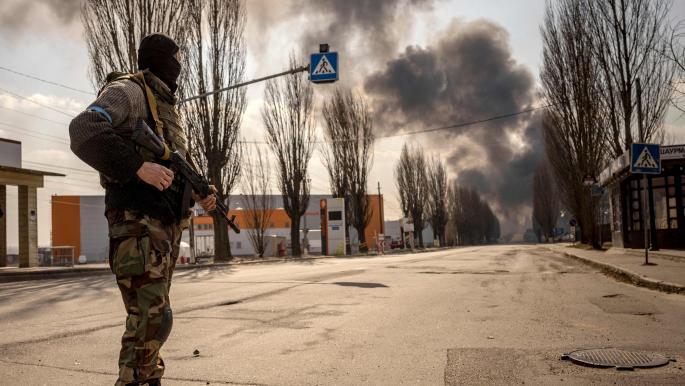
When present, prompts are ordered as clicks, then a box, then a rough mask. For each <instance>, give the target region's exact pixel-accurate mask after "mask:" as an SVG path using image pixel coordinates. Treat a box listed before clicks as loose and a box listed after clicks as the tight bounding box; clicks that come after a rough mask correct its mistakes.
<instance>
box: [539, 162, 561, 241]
mask: <svg viewBox="0 0 685 386" xmlns="http://www.w3.org/2000/svg"><path fill="white" fill-rule="evenodd" d="M555 186H556V185H555V182H554V177H553V176H552V173H551V172H550V170H549V166H548V164H547V161H544V162H542V163H540V165H538V167H537V169H536V170H535V176H534V177H533V222H534V224H537V226H538V227H539V229H540V233H541V236H543V237H544V238H545V241H549V239H550V237H553V236H554V233H553V232H554V228H555V227H556V224H557V220H558V219H559V211H560V210H561V208H560V205H559V200H558V196H557V192H556V189H555Z"/></svg>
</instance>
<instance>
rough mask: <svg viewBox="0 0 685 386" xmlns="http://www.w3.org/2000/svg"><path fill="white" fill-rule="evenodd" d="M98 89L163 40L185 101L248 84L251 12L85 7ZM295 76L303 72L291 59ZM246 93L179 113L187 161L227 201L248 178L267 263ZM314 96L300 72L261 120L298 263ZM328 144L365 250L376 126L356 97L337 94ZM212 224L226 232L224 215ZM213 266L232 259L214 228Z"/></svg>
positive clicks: (263, 179)
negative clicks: (145, 41) (244, 126)
mask: <svg viewBox="0 0 685 386" xmlns="http://www.w3.org/2000/svg"><path fill="white" fill-rule="evenodd" d="M82 18H83V24H84V26H85V30H86V33H85V36H86V41H87V44H88V50H89V56H90V64H91V66H90V69H91V71H90V75H91V80H92V82H93V84H94V86H95V87H96V88H99V87H100V86H101V85H102V82H103V81H104V79H105V77H106V75H107V74H108V73H109V72H111V71H128V72H135V71H137V68H136V67H137V45H138V42H140V40H141V39H142V38H143V37H144V36H146V35H148V34H150V33H153V32H158V31H164V33H166V34H167V35H169V36H170V37H172V38H173V39H174V40H175V41H176V42H178V43H179V45H180V46H181V47H182V55H181V56H182V58H183V59H182V63H183V69H184V71H183V72H182V77H181V79H180V87H179V90H180V97H181V98H183V97H184V96H191V95H198V94H204V93H206V92H208V91H212V90H216V89H219V88H223V87H226V86H228V85H231V84H236V83H239V82H241V81H243V79H244V75H245V58H246V50H245V38H244V31H245V23H246V11H245V4H244V2H243V1H241V0H190V1H179V0H159V1H156V2H154V3H151V2H149V1H145V0H88V1H86V2H84V3H83V8H82ZM290 67H291V69H294V68H296V67H298V66H297V63H296V60H295V59H294V56H291V59H290ZM245 106H246V99H245V88H237V89H232V90H229V91H227V92H222V93H216V94H212V95H210V96H206V97H202V98H198V99H194V100H192V101H190V102H188V103H187V104H186V105H184V106H183V107H182V108H181V113H182V114H181V115H182V119H183V121H184V124H185V126H186V127H187V130H188V138H189V141H190V143H189V144H188V145H189V146H188V148H189V151H190V154H191V157H192V159H193V161H194V163H195V164H196V165H198V167H199V168H200V171H201V172H202V173H203V174H204V175H205V176H206V177H207V178H208V179H209V180H210V181H211V183H213V184H214V185H215V186H216V187H217V189H218V191H217V196H218V199H220V200H226V199H227V198H228V197H229V195H230V194H231V192H232V191H233V190H234V189H235V188H236V186H237V184H238V183H239V181H240V179H241V175H242V177H243V178H242V180H243V187H242V190H243V192H244V195H243V204H244V206H245V207H246V214H247V222H248V228H250V229H249V230H248V232H249V236H250V240H251V242H252V244H253V246H254V248H255V250H256V251H257V252H258V253H259V254H260V255H262V254H263V253H264V249H265V245H266V238H265V236H266V229H267V228H268V227H269V226H270V219H271V216H272V214H273V206H274V203H273V202H272V197H271V184H270V179H271V178H272V176H271V174H270V170H271V169H270V166H269V156H268V155H267V154H263V153H262V151H261V150H259V149H256V150H255V151H251V152H248V151H247V150H246V147H245V143H244V141H241V139H240V138H241V136H240V126H241V121H242V117H243V113H244V111H245ZM313 113H314V93H313V89H312V86H311V84H310V82H309V81H308V80H307V77H306V75H303V74H302V73H294V74H291V75H288V76H285V77H282V78H280V79H273V80H270V81H268V82H267V84H266V88H265V91H264V106H263V109H262V119H263V122H264V126H265V128H266V135H265V142H266V144H267V145H268V148H269V150H270V151H271V155H272V156H273V159H274V161H275V164H276V168H275V169H276V170H275V171H276V175H277V177H278V178H277V181H278V183H277V185H278V189H279V190H280V192H281V196H282V200H283V208H284V210H285V211H286V212H287V214H288V216H289V217H290V234H291V245H292V254H293V255H295V256H299V255H300V254H301V246H300V219H301V217H302V216H303V215H304V214H305V211H306V209H307V207H308V205H309V196H310V179H309V178H308V166H309V161H310V159H311V157H312V155H313V152H314V150H315V147H316V145H317V142H316V138H315V132H314V114H313ZM322 115H323V117H324V121H325V130H324V135H325V139H326V141H325V142H324V143H323V144H322V146H321V148H320V151H321V152H322V154H323V158H324V165H325V166H326V168H327V170H328V174H329V178H330V182H331V193H332V194H333V195H334V196H336V197H345V202H346V213H347V216H348V218H347V221H348V224H352V226H354V227H355V228H356V229H357V231H358V234H359V236H360V239H361V240H360V241H361V242H364V241H365V240H364V228H365V227H366V225H368V222H369V219H370V216H371V213H370V210H369V202H368V198H367V182H368V174H369V170H370V168H371V163H372V161H373V141H374V135H373V125H372V121H371V115H370V112H369V109H368V106H367V104H366V103H365V101H364V100H363V98H362V97H361V96H360V95H357V94H354V93H353V92H352V91H350V90H346V89H338V90H336V91H335V93H334V95H333V96H332V97H331V98H330V100H329V101H328V102H326V103H324V106H323V111H322ZM213 217H214V223H215V224H220V223H221V221H222V220H221V216H220V215H219V214H218V213H215V214H214V215H213ZM214 245H215V248H214V251H215V257H216V258H217V259H225V258H230V256H231V251H230V243H229V240H228V228H227V227H219V226H217V227H214Z"/></svg>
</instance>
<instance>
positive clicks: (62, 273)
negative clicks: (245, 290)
mask: <svg viewBox="0 0 685 386" xmlns="http://www.w3.org/2000/svg"><path fill="white" fill-rule="evenodd" d="M446 249H449V248H448V247H441V248H425V249H415V250H409V249H407V250H399V251H398V250H391V251H388V252H386V253H384V254H382V255H378V254H376V253H375V252H369V253H358V254H354V255H347V256H327V255H326V256H325V255H309V256H306V257H304V256H303V257H267V258H262V259H260V258H253V257H235V258H234V259H233V260H231V261H225V262H217V263H203V264H177V265H176V270H177V271H178V270H189V269H201V268H213V267H214V268H218V267H225V266H236V265H251V264H272V263H286V262H298V261H310V260H318V259H328V258H343V259H354V258H367V257H376V256H390V255H402V254H408V253H425V252H436V251H441V250H446ZM105 274H111V271H110V269H109V264H107V263H90V264H83V265H76V266H73V267H33V268H18V267H0V283H8V282H15V281H24V280H42V279H62V278H70V277H78V276H87V275H105Z"/></svg>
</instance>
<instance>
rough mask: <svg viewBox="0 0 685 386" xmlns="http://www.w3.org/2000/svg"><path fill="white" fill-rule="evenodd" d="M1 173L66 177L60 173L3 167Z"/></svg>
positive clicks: (0, 168)
mask: <svg viewBox="0 0 685 386" xmlns="http://www.w3.org/2000/svg"><path fill="white" fill-rule="evenodd" d="M0 172H12V173H20V174H27V175H31V176H49V177H66V175H65V174H60V173H53V172H46V171H43V170H33V169H24V168H15V167H12V166H2V165H0Z"/></svg>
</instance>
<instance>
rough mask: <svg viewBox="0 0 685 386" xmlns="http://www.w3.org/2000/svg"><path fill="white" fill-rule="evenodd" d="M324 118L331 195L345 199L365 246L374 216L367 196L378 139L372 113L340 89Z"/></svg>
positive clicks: (347, 212)
mask: <svg viewBox="0 0 685 386" xmlns="http://www.w3.org/2000/svg"><path fill="white" fill-rule="evenodd" d="M323 117H324V121H325V123H326V124H325V126H324V137H325V138H326V142H325V144H324V146H323V147H322V153H323V162H324V166H325V167H326V170H327V171H328V177H329V179H330V181H331V193H332V194H333V195H334V196H335V197H344V198H345V216H346V220H347V224H351V225H352V226H353V227H354V228H355V229H356V230H357V235H358V237H359V242H360V244H364V243H365V242H366V239H365V234H364V231H365V229H366V226H367V225H369V221H371V214H372V213H371V208H370V203H369V198H368V195H367V183H368V175H369V171H370V169H371V164H372V162H373V142H374V139H375V137H374V134H373V122H372V120H371V112H370V111H369V108H368V106H367V104H366V102H365V101H364V98H363V97H362V96H361V95H358V94H354V93H352V91H351V90H349V89H346V90H343V89H339V88H338V89H336V90H335V92H334V93H333V95H332V96H331V98H330V99H329V100H328V101H327V102H325V103H324V106H323ZM348 238H349V235H348Z"/></svg>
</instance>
